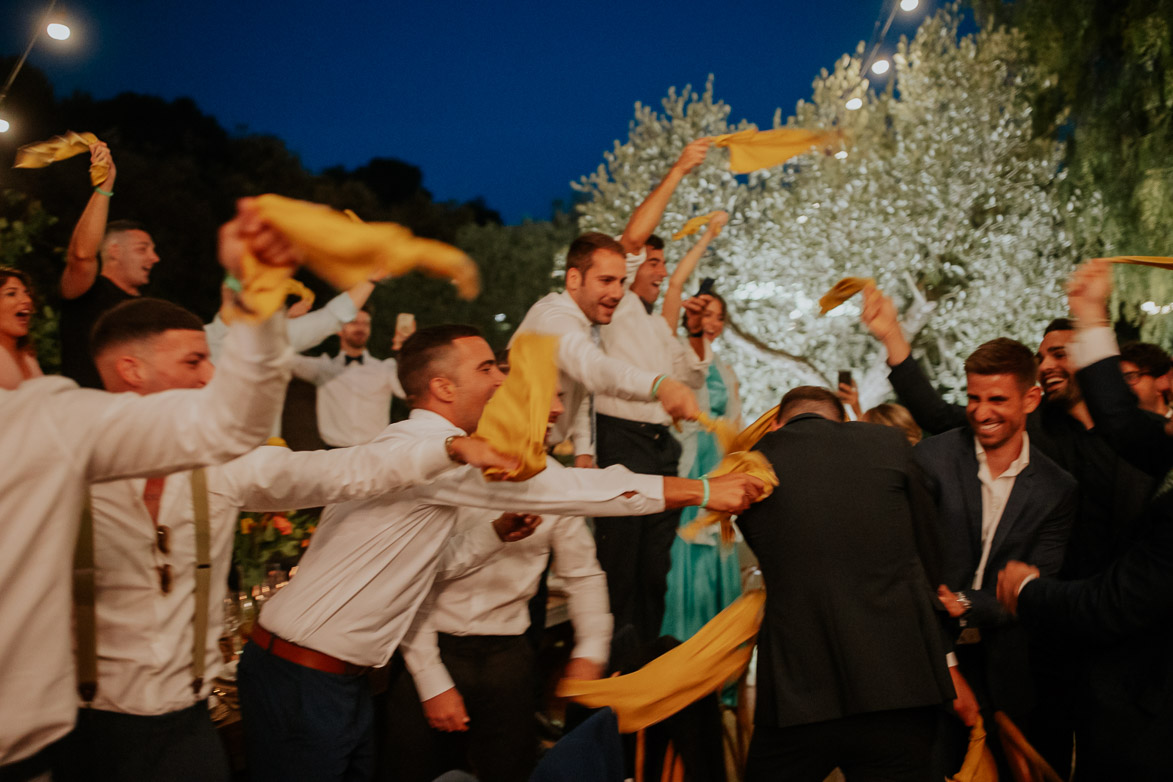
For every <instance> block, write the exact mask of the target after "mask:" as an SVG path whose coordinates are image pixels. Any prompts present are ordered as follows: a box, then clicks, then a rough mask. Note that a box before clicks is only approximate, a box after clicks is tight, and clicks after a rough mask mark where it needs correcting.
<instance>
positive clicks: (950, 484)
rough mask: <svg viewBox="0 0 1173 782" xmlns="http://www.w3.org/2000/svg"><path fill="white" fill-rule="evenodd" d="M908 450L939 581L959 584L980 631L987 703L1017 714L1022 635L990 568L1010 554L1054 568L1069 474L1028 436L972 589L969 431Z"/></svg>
mask: <svg viewBox="0 0 1173 782" xmlns="http://www.w3.org/2000/svg"><path fill="white" fill-rule="evenodd" d="M913 457H914V460H915V462H916V464H917V466H918V467H919V468H920V473H921V475H922V476H923V478H924V480H926V482H927V484H928V489H929V493H930V494H931V495H932V496H933V497H934V498H935V500H936V503H937V518H938V524H939V525H940V532H941V536H940V537H941V541H942V546H943V549H942V551H943V560H944V561H943V566H942V572H943V578H944V582H945V585H946V586H947V587H949V589H951V590H953V591H954V592H957V591H962V590H964V591H965V592H966V594H967V595H968V596H969V597H970V599H971V601H972V603H973V606H972V608H971V609H970V610H969V611H968V612H967V613H966V615H965V617H964V619H965V620H966V623H967V625H968V626H971V627H977V628H979V629H980V630H981V633H982V643H983V644H984V646H985V652H986V654H985V658H986V671H985V678H986V681H987V682H988V684H989V690H990V693H989V694H990V698H991V700H992V703H993V705H994V706H995V707H997V708H1003V709H1006V710H1007V711H1009V712H1017V713H1019V714H1021V713H1022V712H1023V711H1025V710H1027V709H1029V708H1030V706H1031V704H1032V703H1033V691H1032V690H1033V688H1032V687H1031V685H1030V675H1029V652H1028V649H1027V636H1026V632H1025V630H1024V629H1023V628H1022V627H1021V626H1019V625H1018V623H1017V622H1015V621H1014V620H1013V617H1012V616H1011V615H1010V614H1008V613H1007V612H1006V611H1005V610H1004V609H1003V608H1002V606H1001V605H1000V604H999V603H998V600H997V596H996V586H997V581H998V571H1000V570H1001V569H1002V568H1003V567H1005V565H1006V563H1007V562H1009V561H1010V560H1012V559H1015V560H1020V561H1024V562H1029V563H1031V564H1033V565H1035V566H1036V567H1038V568H1039V570H1040V572H1042V573H1043V574H1045V575H1054V574H1056V573H1058V572H1059V568H1060V567H1061V566H1062V564H1063V556H1064V552H1065V549H1066V545H1067V538H1068V535H1069V533H1070V531H1071V525H1072V522H1073V521H1074V519H1075V510H1076V484H1075V479H1074V478H1072V477H1071V476H1070V475H1069V474H1068V473H1066V472H1065V471H1064V470H1063V469H1062V468H1060V467H1059V466H1058V465H1057V464H1055V463H1054V462H1053V461H1051V460H1050V459H1048V458H1047V457H1046V456H1045V455H1044V454H1043V453H1042V452H1041V451H1040V450H1039V449H1038V448H1037V447H1035V445H1034V443H1033V442H1032V443H1031V447H1030V463H1029V464H1028V465H1027V466H1026V468H1025V469H1023V471H1022V472H1021V473H1019V475H1018V477H1017V478H1016V479H1015V481H1014V489H1013V491H1011V493H1010V497H1009V499H1008V500H1007V502H1006V507H1005V509H1004V510H1003V512H1002V518H1001V520H1000V521H999V523H998V527H997V529H996V530H995V532H994V540H993V543H992V545H991V547H990V556H989V559H988V560H987V562H986V568H985V571H984V572H983V576H982V582H981V584H980V588H978V589H974V588H973V578H974V574H975V573H976V572H977V568H978V564H979V563H980V561H981V556H982V495H981V482H980V481H979V480H978V461H977V454H976V452H975V446H974V437H973V433H972V432H971V431H970V430H969V429H968V428H963V429H954V430H952V431H949V432H946V433H944V434H941V435H937V436H936V437H930V438H928V439H927V440H923V441H921V443H920V444H918V445H917V446H916V448H914V449H913ZM962 673H963V674H964V673H965V671H962Z"/></svg>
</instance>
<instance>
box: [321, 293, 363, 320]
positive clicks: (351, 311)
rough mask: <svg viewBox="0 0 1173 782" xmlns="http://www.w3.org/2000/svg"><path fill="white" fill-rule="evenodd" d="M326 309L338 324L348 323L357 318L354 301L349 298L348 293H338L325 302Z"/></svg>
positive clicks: (356, 308)
mask: <svg viewBox="0 0 1173 782" xmlns="http://www.w3.org/2000/svg"><path fill="white" fill-rule="evenodd" d="M326 309H328V310H329V311H330V314H331V315H333V316H334V317H336V318H338V322H339V323H350V322H351V321H352V320H354V319H355V318H357V317H358V307H356V306H354V299H352V298H350V294H349V293H339V294H338V295H337V296H335V297H334V298H332V299H330V301H328V302H326Z"/></svg>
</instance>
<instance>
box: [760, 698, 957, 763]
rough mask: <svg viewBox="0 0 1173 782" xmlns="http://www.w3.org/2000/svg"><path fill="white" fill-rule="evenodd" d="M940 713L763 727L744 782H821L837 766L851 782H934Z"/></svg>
mask: <svg viewBox="0 0 1173 782" xmlns="http://www.w3.org/2000/svg"><path fill="white" fill-rule="evenodd" d="M937 714H938V708H937V707H936V706H922V707H920V708H915V709H894V710H892V711H877V712H872V713H870V714H855V715H852V716H850V717H843V718H841V719H837V720H828V721H826V722H815V723H811V724H808V725H793V726H791V727H786V728H773V727H769V726H766V725H758V726H756V727H755V728H754V733H753V739H752V740H751V741H750V744H749V757H748V758H747V760H746V766H745V782H758V781H759V780H770V782H773V780H776V779H785V780H787V781H788V782H807V781H808V780H809V782H821V780H823V779H826V778H827V775H828V774H830V773H831V771H832V770H833V769H834V768H835V767H836V766H837V767H839V768H840V769H842V770H843V774H844V776H846V777H847V779H848V780H849V782H871V781H872V780H875V782H880V780H884V782H929V780H932V779H937V780H939V779H940V777H934V775H933V770H932V762H931V761H930V752H931V750H932V746H933V738H934V736H935V735H936V726H937Z"/></svg>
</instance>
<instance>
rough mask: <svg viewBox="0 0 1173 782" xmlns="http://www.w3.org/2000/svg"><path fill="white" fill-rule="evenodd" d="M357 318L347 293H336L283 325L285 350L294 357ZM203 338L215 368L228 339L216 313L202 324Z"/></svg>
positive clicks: (356, 310) (356, 312)
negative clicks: (321, 303)
mask: <svg viewBox="0 0 1173 782" xmlns="http://www.w3.org/2000/svg"><path fill="white" fill-rule="evenodd" d="M357 317H358V308H357V307H355V306H354V299H352V298H350V294H349V293H339V294H338V295H337V296H335V297H334V298H332V299H330V301H328V302H326V306H324V307H319V308H318V309H316V310H314V311H312V312H307V313H306V314H304V315H302V316H301V317H300V318H293V319H292V320H286V321H285V331H286V334H287V335H288V337H289V347H290V348H292V349H293V352H294V353H300V352H302V351H303V350H309V349H310V348H312V347H313V346H314V345H317V344H318V343H320V342H321V341H322V340H324V339H326V337H329V336H331V335H334V334H337V333H338V329H340V328H342V327H343V326H344V325H345V324H347V323H350V322H351V321H352V320H354V319H355V318H357ZM204 336H205V337H207V340H208V355H209V357H210V359H211V361H212V363H213V364H215V363H216V362H217V360H219V358H220V351H221V350H222V349H223V344H224V337H226V336H228V324H226V323H225V322H224V321H223V320H222V319H221V318H220V313H219V312H217V313H216V316H215V317H214V318H212V322H211V323H205V324H204Z"/></svg>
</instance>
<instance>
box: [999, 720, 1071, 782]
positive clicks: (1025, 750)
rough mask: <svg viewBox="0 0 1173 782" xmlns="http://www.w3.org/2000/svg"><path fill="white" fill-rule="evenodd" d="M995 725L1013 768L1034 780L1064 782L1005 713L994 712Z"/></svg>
mask: <svg viewBox="0 0 1173 782" xmlns="http://www.w3.org/2000/svg"><path fill="white" fill-rule="evenodd" d="M994 723H995V724H996V725H997V726H998V736H999V738H1001V739H1002V749H1004V750H1005V751H1006V759H1007V762H1009V763H1010V765H1011V767H1012V768H1018V769H1020V770H1021V771H1022V773H1023V775H1024V776H1025V775H1029V777H1030V778H1031V779H1034V780H1045V782H1063V778H1062V777H1061V776H1059V774H1058V773H1057V772H1056V771H1055V769H1053V768H1051V764H1050V763H1048V762H1047V761H1046V759H1045V758H1043V756H1042V755H1040V754H1039V751H1038V750H1037V749H1035V748H1034V747H1032V746H1031V745H1030V742H1029V741H1027V740H1026V736H1023V735H1022V731H1020V730H1019V729H1018V726H1017V725H1015V724H1014V721H1013V720H1011V719H1010V718H1009V717H1007V716H1006V713H1005V712H1002V711H996V712H994Z"/></svg>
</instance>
